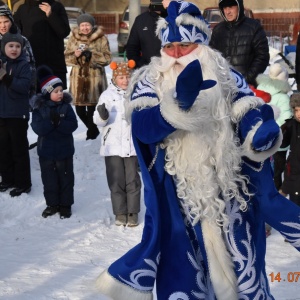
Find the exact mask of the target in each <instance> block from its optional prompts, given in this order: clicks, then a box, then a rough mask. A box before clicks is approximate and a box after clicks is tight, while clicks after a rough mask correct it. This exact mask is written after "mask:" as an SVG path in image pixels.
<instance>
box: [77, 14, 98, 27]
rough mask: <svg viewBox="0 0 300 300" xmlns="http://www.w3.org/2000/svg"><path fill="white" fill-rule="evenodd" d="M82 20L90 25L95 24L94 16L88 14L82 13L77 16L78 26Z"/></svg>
mask: <svg viewBox="0 0 300 300" xmlns="http://www.w3.org/2000/svg"><path fill="white" fill-rule="evenodd" d="M84 22H87V23H90V24H91V25H92V27H94V26H95V18H94V17H93V16H92V15H90V14H82V15H80V16H79V17H77V24H78V26H79V25H80V24H81V23H84Z"/></svg>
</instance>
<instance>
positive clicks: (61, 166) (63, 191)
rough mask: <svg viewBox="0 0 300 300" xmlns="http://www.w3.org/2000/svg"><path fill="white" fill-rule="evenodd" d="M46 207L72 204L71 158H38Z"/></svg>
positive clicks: (72, 179)
mask: <svg viewBox="0 0 300 300" xmlns="http://www.w3.org/2000/svg"><path fill="white" fill-rule="evenodd" d="M39 161H40V166H41V175H42V182H43V185H44V196H45V199H46V204H47V206H57V205H61V206H71V205H72V204H73V203H74V171H73V156H72V157H70V158H66V159H64V160H47V159H43V158H41V157H40V158H39Z"/></svg>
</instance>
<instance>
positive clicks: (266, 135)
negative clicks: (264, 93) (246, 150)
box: [240, 104, 280, 152]
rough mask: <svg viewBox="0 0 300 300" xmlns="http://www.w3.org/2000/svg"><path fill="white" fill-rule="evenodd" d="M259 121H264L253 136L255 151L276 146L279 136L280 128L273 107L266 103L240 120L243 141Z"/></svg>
mask: <svg viewBox="0 0 300 300" xmlns="http://www.w3.org/2000/svg"><path fill="white" fill-rule="evenodd" d="M259 121H262V122H263V123H262V124H261V125H260V127H259V128H258V129H257V131H256V132H255V134H254V136H253V140H252V148H253V150H254V151H258V152H262V151H265V150H268V149H270V148H272V147H273V146H274V144H275V143H276V140H277V138H278V136H279V132H280V128H279V126H278V125H277V124H276V122H275V120H274V113H273V109H272V107H271V106H270V105H268V104H264V105H262V106H261V107H260V108H259V109H252V110H250V111H249V112H247V113H246V114H245V116H244V117H243V118H242V120H241V122H240V133H241V137H242V142H243V141H244V139H245V138H246V136H247V134H248V133H249V131H250V130H251V129H252V127H253V126H255V125H256V124H257V122H259Z"/></svg>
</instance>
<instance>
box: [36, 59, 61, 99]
mask: <svg viewBox="0 0 300 300" xmlns="http://www.w3.org/2000/svg"><path fill="white" fill-rule="evenodd" d="M36 76H37V79H38V82H39V84H40V88H41V92H42V94H43V95H45V96H47V97H48V98H50V94H51V92H52V91H53V90H54V89H55V88H56V87H58V86H63V82H62V81H61V79H60V78H58V77H57V76H55V75H54V74H53V72H52V70H51V69H50V68H49V67H48V66H45V65H43V66H40V67H38V68H37V70H36Z"/></svg>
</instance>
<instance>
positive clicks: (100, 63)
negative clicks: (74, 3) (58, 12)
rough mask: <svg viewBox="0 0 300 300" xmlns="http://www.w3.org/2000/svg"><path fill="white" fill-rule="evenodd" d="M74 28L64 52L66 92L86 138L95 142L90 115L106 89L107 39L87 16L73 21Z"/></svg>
mask: <svg viewBox="0 0 300 300" xmlns="http://www.w3.org/2000/svg"><path fill="white" fill-rule="evenodd" d="M77 24H78V27H76V28H74V29H73V30H72V34H71V37H70V38H69V41H68V44H67V46H66V50H65V59H66V64H67V65H68V66H72V71H71V74H70V92H71V93H72V94H73V97H74V104H75V108H76V113H77V115H78V117H79V118H80V119H81V121H82V122H83V123H84V124H85V125H86V127H87V136H86V139H87V140H89V139H95V138H96V137H97V136H98V134H99V130H98V128H97V126H96V125H95V124H94V123H93V114H94V111H95V107H96V104H97V101H98V99H99V97H100V95H101V93H102V92H103V91H104V90H106V88H107V79H106V74H105V69H104V67H105V66H107V65H108V64H109V63H110V61H111V53H110V49H109V43H108V39H107V38H106V36H105V35H104V32H103V28H102V27H98V26H96V25H95V19H94V17H93V16H91V15H89V14H82V15H80V16H79V17H78V18H77Z"/></svg>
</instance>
